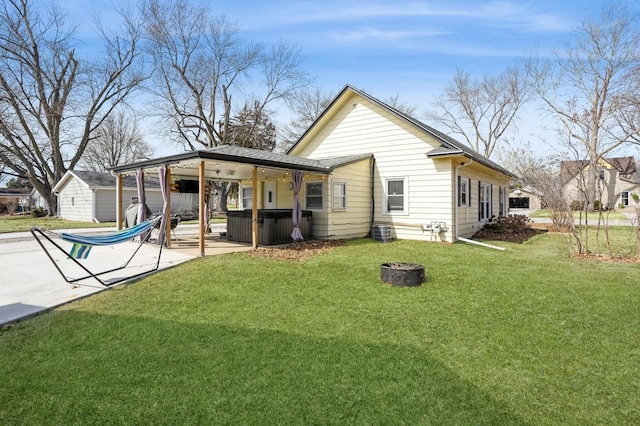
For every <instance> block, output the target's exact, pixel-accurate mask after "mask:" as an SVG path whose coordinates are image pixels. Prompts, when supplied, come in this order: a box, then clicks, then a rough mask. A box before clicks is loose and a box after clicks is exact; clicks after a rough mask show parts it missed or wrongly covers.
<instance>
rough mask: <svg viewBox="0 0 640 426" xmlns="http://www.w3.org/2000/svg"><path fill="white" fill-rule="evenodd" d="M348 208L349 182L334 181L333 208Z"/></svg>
mask: <svg viewBox="0 0 640 426" xmlns="http://www.w3.org/2000/svg"><path fill="white" fill-rule="evenodd" d="M346 209H347V184H346V183H344V182H333V210H346Z"/></svg>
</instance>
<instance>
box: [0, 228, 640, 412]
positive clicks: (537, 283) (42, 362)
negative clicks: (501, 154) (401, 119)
mask: <svg viewBox="0 0 640 426" xmlns="http://www.w3.org/2000/svg"><path fill="white" fill-rule="evenodd" d="M500 245H502V246H505V247H507V250H506V251H504V252H501V251H496V250H491V249H487V248H483V247H479V246H473V245H466V244H453V245H450V244H436V243H419V242H412V241H393V242H391V243H375V242H372V241H371V240H356V241H352V242H350V243H348V244H346V245H344V246H341V247H338V248H335V249H333V250H330V251H328V252H325V253H323V254H321V255H318V256H316V257H313V258H311V259H310V260H307V261H305V262H300V263H294V262H286V261H279V260H274V259H267V258H258V257H251V256H247V255H246V254H245V253H234V254H229V255H221V256H215V257H209V258H204V259H196V260H193V261H191V262H188V263H186V264H183V265H181V266H178V267H176V268H173V269H171V270H167V271H163V272H160V273H157V274H155V275H153V276H151V277H149V278H146V279H143V280H140V281H138V282H137V283H135V284H131V285H125V286H122V287H119V288H115V289H113V290H110V291H106V292H103V293H100V294H98V295H95V296H92V297H90V298H88V299H84V300H82V301H78V302H74V303H72V304H69V305H67V306H65V307H63V308H59V309H57V310H55V311H52V312H50V313H47V314H43V315H40V316H38V317H35V318H33V319H31V320H28V321H24V322H21V323H18V324H16V325H13V326H11V327H9V328H7V329H6V330H4V331H2V332H1V334H0V377H2V384H0V401H2V404H0V423H1V424H113V423H126V424H229V425H239V424H243V425H244V424H265V425H271V424H322V425H327V424H366V425H370V424H408V425H418V424H424V425H428V424H456V425H457V424H469V425H479V424H489V425H495V424H509V425H511V424H515V425H529V424H536V425H556V424H576V425H577V424H607V425H609V424H616V425H617V424H638V423H640V349H639V348H640V346H639V345H638V342H639V341H640V331H639V330H640V309H638V306H640V279H639V278H638V276H639V275H638V271H639V269H638V268H639V265H638V264H637V263H636V264H632V263H604V262H594V261H589V260H578V259H570V258H568V257H567V255H566V249H565V247H564V243H563V241H562V239H561V237H560V236H559V235H555V234H545V235H540V236H537V237H534V238H533V239H531V240H529V241H528V242H526V243H524V244H509V243H500ZM386 262H411V263H421V264H423V265H425V267H426V270H427V282H426V283H425V284H424V285H423V286H421V287H417V288H394V287H389V286H387V285H384V284H382V283H381V281H380V278H379V274H380V264H381V263H386Z"/></svg>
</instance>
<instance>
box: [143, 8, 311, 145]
mask: <svg viewBox="0 0 640 426" xmlns="http://www.w3.org/2000/svg"><path fill="white" fill-rule="evenodd" d="M142 10H143V14H144V17H145V29H146V34H147V37H148V42H149V51H150V53H151V54H152V55H153V58H154V61H155V66H156V75H155V77H156V78H155V79H154V83H155V85H154V86H153V87H152V92H153V94H154V95H156V99H157V102H156V106H157V107H158V110H159V111H160V112H161V114H162V116H163V118H164V119H165V120H164V122H165V123H167V126H168V127H167V128H166V130H167V132H168V133H169V134H170V135H172V136H173V138H174V140H176V141H178V142H179V143H181V144H183V145H185V146H186V147H188V148H189V149H192V150H194V149H198V148H199V147H213V146H217V145H220V144H225V143H227V140H226V139H225V137H226V136H225V135H229V131H228V130H229V129H228V126H229V124H230V121H231V117H232V115H233V114H234V108H235V109H236V110H240V109H241V108H242V107H243V106H244V105H245V104H251V105H254V106H255V108H256V110H258V111H261V110H263V109H265V108H266V107H267V106H268V105H270V104H272V103H275V102H278V101H283V102H284V101H286V100H288V99H289V98H290V97H291V96H292V95H293V94H294V93H296V91H298V90H299V89H300V88H302V87H305V86H307V85H308V84H309V78H308V75H307V73H305V72H303V71H302V70H301V68H300V66H301V63H302V60H303V59H302V56H301V54H300V52H299V50H298V49H297V48H294V47H291V46H288V45H286V44H285V43H283V42H280V43H278V44H276V45H275V46H272V47H270V48H267V47H265V46H263V45H261V44H258V43H254V42H251V41H246V40H244V39H243V38H242V37H241V35H240V30H239V27H238V26H237V25H236V24H233V23H231V22H229V20H228V19H227V18H226V17H225V16H224V15H218V16H213V15H212V14H211V12H210V10H211V8H210V7H208V6H207V5H206V4H205V5H194V4H192V3H190V2H189V1H188V0H146V1H144V2H143V4H142Z"/></svg>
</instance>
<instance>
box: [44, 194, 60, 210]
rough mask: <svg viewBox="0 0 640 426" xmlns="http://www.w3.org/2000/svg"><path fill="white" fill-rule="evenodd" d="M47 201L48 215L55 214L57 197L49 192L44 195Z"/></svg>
mask: <svg viewBox="0 0 640 426" xmlns="http://www.w3.org/2000/svg"><path fill="white" fill-rule="evenodd" d="M44 199H45V201H46V202H47V210H49V216H55V215H57V214H58V197H57V196H56V194H54V193H50V194H48V195H46V196H45V197H44Z"/></svg>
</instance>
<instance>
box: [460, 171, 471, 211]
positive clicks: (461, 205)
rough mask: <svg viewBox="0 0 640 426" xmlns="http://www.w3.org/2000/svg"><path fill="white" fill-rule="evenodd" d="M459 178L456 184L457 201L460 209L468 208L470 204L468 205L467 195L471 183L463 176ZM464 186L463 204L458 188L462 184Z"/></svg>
mask: <svg viewBox="0 0 640 426" xmlns="http://www.w3.org/2000/svg"><path fill="white" fill-rule="evenodd" d="M459 178H460V182H459V184H458V200H459V202H460V207H469V205H470V203H469V193H470V189H471V186H470V185H469V182H470V181H471V180H470V179H469V178H466V177H463V176H459ZM463 183H464V184H465V188H466V189H465V192H464V194H465V200H464V202H463V201H462V191H460V187H461V186H462V184H463Z"/></svg>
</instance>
